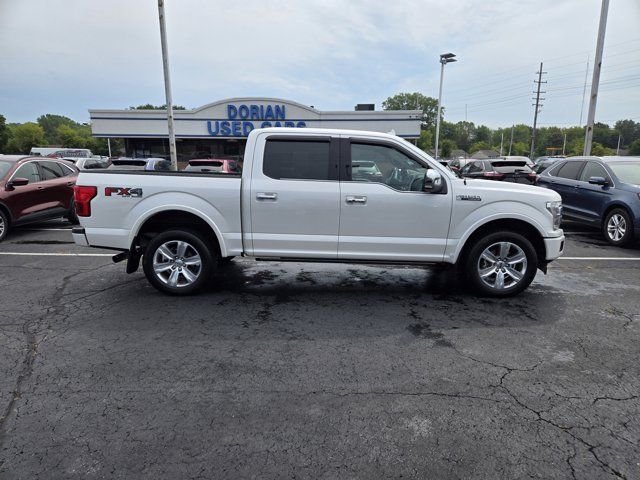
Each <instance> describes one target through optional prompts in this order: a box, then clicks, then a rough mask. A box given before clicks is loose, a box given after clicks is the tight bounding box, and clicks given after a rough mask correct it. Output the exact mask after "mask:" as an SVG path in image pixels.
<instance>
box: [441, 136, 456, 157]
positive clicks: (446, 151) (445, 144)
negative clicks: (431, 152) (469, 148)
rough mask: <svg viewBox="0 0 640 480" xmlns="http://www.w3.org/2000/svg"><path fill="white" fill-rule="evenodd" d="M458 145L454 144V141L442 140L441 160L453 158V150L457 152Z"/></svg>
mask: <svg viewBox="0 0 640 480" xmlns="http://www.w3.org/2000/svg"><path fill="white" fill-rule="evenodd" d="M456 148H457V147H456V144H455V143H454V142H453V140H448V139H445V140H442V142H441V148H440V157H441V158H451V152H453V150H455V149H456Z"/></svg>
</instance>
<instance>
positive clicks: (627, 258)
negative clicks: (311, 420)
mask: <svg viewBox="0 0 640 480" xmlns="http://www.w3.org/2000/svg"><path fill="white" fill-rule="evenodd" d="M556 260H631V261H638V260H640V257H558V258H557V259H556Z"/></svg>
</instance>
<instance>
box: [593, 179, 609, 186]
mask: <svg viewBox="0 0 640 480" xmlns="http://www.w3.org/2000/svg"><path fill="white" fill-rule="evenodd" d="M589 183H590V184H591V185H602V186H603V187H604V186H606V185H609V182H607V179H606V178H604V177H591V178H589Z"/></svg>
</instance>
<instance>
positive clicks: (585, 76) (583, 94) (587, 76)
mask: <svg viewBox="0 0 640 480" xmlns="http://www.w3.org/2000/svg"><path fill="white" fill-rule="evenodd" d="M588 78H589V57H587V69H586V70H585V72H584V87H582V103H581V104H580V123H579V124H578V126H580V127H581V126H582V114H583V112H584V97H585V96H586V95H587V79H588Z"/></svg>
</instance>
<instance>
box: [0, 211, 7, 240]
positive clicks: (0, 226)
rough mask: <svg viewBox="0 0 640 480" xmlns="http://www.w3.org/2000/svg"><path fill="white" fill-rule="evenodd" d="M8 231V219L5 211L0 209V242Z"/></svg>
mask: <svg viewBox="0 0 640 480" xmlns="http://www.w3.org/2000/svg"><path fill="white" fill-rule="evenodd" d="M7 233H9V219H8V218H7V216H6V215H5V213H4V212H3V211H2V210H0V242H1V241H2V240H4V237H6V236H7Z"/></svg>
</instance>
